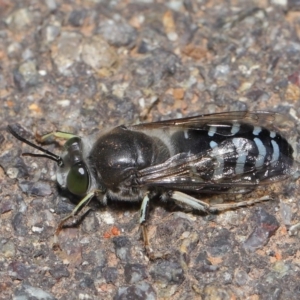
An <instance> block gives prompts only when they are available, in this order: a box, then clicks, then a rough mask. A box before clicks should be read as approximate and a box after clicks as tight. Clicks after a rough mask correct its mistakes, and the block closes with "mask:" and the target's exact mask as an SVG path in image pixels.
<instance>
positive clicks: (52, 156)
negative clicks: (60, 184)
mask: <svg viewBox="0 0 300 300" xmlns="http://www.w3.org/2000/svg"><path fill="white" fill-rule="evenodd" d="M7 131H8V132H9V133H10V134H12V135H13V136H14V137H15V138H16V139H18V140H19V141H21V142H23V143H25V144H27V145H29V146H31V147H33V148H35V149H37V150H40V151H41V152H44V153H46V154H34V153H24V154H23V155H24V156H34V157H46V158H49V159H51V160H54V161H55V162H56V163H57V164H58V165H59V166H62V165H63V160H62V158H61V157H60V156H58V155H56V154H54V153H52V152H50V151H49V150H47V149H44V148H43V147H41V146H38V145H36V144H34V143H32V142H30V141H28V140H27V139H25V138H24V137H22V136H21V135H20V134H18V133H17V131H16V130H15V129H14V128H13V126H11V125H8V126H7Z"/></svg>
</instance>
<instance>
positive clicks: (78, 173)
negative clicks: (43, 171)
mask: <svg viewBox="0 0 300 300" xmlns="http://www.w3.org/2000/svg"><path fill="white" fill-rule="evenodd" d="M89 183H90V176H89V173H88V171H87V168H86V166H85V164H83V163H81V162H79V163H77V164H75V165H73V166H72V167H71V168H70V171H69V173H68V176H67V188H68V190H69V191H70V192H71V193H72V194H74V195H77V196H82V195H84V194H86V192H87V190H88V188H89Z"/></svg>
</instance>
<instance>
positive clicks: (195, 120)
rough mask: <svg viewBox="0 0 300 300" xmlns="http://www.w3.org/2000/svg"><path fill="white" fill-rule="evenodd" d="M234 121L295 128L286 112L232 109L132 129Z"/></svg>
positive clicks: (197, 126) (198, 126) (279, 128)
mask: <svg viewBox="0 0 300 300" xmlns="http://www.w3.org/2000/svg"><path fill="white" fill-rule="evenodd" d="M233 123H247V124H252V125H253V126H262V127H265V128H268V129H270V130H272V129H273V128H274V129H275V130H279V131H290V129H292V128H295V126H294V125H295V122H294V121H293V120H292V119H291V118H289V117H288V116H287V115H286V114H285V115H283V114H279V113H275V112H267V111H254V112H249V111H230V112H222V113H213V114H203V115H198V116H193V117H187V118H181V119H172V120H165V121H158V122H152V123H144V124H138V125H133V126H131V127H130V129H133V130H147V129H155V128H169V127H174V126H175V127H177V128H178V127H182V128H185V129H197V128H203V126H216V127H224V126H228V125H229V124H233Z"/></svg>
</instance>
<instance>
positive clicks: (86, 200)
mask: <svg viewBox="0 0 300 300" xmlns="http://www.w3.org/2000/svg"><path fill="white" fill-rule="evenodd" d="M95 193H96V192H95V191H93V192H91V193H89V194H87V195H86V196H85V197H84V198H83V199H82V200H81V201H80V202H79V203H78V204H77V205H76V207H75V208H74V209H73V210H72V212H71V213H70V214H69V215H67V216H66V217H65V218H63V219H62V220H61V221H60V223H59V224H58V226H57V228H56V231H55V234H54V246H55V247H56V246H57V240H58V238H57V237H58V235H59V233H60V231H61V230H62V228H63V226H64V224H65V223H66V221H67V220H69V219H71V218H74V217H75V216H76V215H77V213H78V212H79V211H80V210H81V209H82V208H83V207H85V206H86V205H88V204H89V202H90V201H91V199H92V198H93V197H94V196H95Z"/></svg>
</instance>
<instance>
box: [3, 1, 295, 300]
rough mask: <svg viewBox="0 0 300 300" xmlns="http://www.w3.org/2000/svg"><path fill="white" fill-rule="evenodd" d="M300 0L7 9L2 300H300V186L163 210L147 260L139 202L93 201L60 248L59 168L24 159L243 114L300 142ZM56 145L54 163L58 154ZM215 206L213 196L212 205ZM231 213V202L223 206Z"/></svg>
mask: <svg viewBox="0 0 300 300" xmlns="http://www.w3.org/2000/svg"><path fill="white" fill-rule="evenodd" d="M299 9H300V2H299V1H296V0H291V1H287V2H286V1H284V0H283V1H282V0H281V1H280V0H270V1H257V2H255V1H239V0H237V1H220V0H215V1H205V0H203V1H201V0H199V1H192V0H185V1H159V0H157V1H151V0H147V1H146V0H140V1H138V0H129V1H101V0H86V1H79V0H73V1H70V0H67V1H58V0H57V1H55V0H45V1H36V0H22V1H21V0H15V1H9V0H1V1H0V39H1V43H0V58H1V73H0V97H1V104H2V109H1V110H0V118H1V123H0V124H1V125H0V130H1V131H0V141H1V152H0V166H1V168H0V183H1V187H0V298H1V299H17V300H20V299H22V300H23V299H47V300H48V299H115V300H117V299H147V300H150V299H252V300H254V299H299V298H300V282H299V278H300V251H299V237H300V236H299V235H298V234H297V232H296V231H295V230H294V231H293V232H292V233H293V235H291V234H290V232H289V229H290V227H291V225H293V224H296V223H298V222H300V206H299V201H298V193H297V190H299V183H297V182H296V181H295V180H289V181H287V182H284V183H282V184H275V185H274V186H272V187H267V188H265V189H262V190H259V191H258V192H254V193H253V194H252V195H251V197H258V196H260V195H262V194H270V193H272V194H274V199H275V201H270V202H264V203H261V204H257V205H254V206H251V207H246V208H241V209H237V210H232V211H227V212H224V213H221V214H216V215H208V216H205V215H201V214H196V213H193V212H191V211H187V210H184V209H180V208H179V207H178V206H175V205H174V204H172V203H160V202H159V201H157V202H155V203H153V206H152V208H151V212H150V217H149V222H148V230H149V236H150V242H151V245H152V247H153V249H154V251H155V252H159V251H162V252H168V253H169V255H168V256H167V257H165V258H163V259H158V260H155V261H149V259H148V257H147V256H146V255H145V251H144V247H143V242H142V240H141V235H140V232H139V226H138V217H139V205H132V204H130V203H129V204H128V203H116V202H113V203H109V205H108V206H107V207H101V206H100V205H98V203H97V202H96V201H95V203H91V210H90V211H89V212H88V213H87V214H86V216H85V217H84V218H83V219H82V222H81V224H80V225H79V226H76V227H71V228H66V229H65V230H63V231H62V233H61V234H60V236H59V244H60V247H61V249H57V250H54V249H53V247H52V245H53V234H54V232H55V228H56V226H57V224H58V223H59V220H61V219H62V218H63V216H65V215H66V214H67V213H69V212H70V211H71V210H72V208H73V207H74V204H73V203H72V202H71V201H70V200H69V199H68V198H66V197H64V196H63V195H61V194H60V193H59V191H58V189H57V187H56V184H55V174H56V172H55V164H54V163H53V162H52V161H50V160H46V159H38V158H33V157H24V156H23V157H22V156H21V153H22V152H26V151H32V149H29V147H28V146H26V145H24V144H23V145H22V143H20V142H19V141H17V140H16V139H14V138H13V137H12V136H11V135H9V134H8V133H7V132H6V126H7V124H15V123H19V124H20V125H21V126H22V128H23V129H24V136H25V137H27V138H29V139H33V138H34V134H35V133H36V132H38V133H46V132H49V131H52V130H55V129H59V130H62V131H67V132H72V133H76V134H78V135H80V136H86V135H89V134H90V133H92V132H93V131H94V130H96V129H97V128H100V129H102V128H107V127H112V126H116V125H119V124H133V123H137V122H141V121H147V122H149V121H155V120H163V119H169V118H174V117H183V116H190V115H196V114H200V113H201V114H202V113H214V112H222V111H228V110H230V111H232V110H268V111H269V110H271V111H277V112H281V113H283V114H285V115H287V116H290V117H291V118H292V120H293V122H292V126H289V128H288V133H289V137H290V138H291V139H293V140H295V139H296V138H297V136H298V133H299V126H298V124H299V119H298V117H299V116H300V105H299V103H300V102H299V99H300V68H299V62H300V42H299V37H298V35H299V32H300V13H299V12H298V10H299ZM47 148H48V149H50V150H51V151H53V152H55V153H59V151H60V148H61V145H60V144H59V143H51V144H49V145H47ZM208 200H210V199H208ZM223 200H224V199H223Z"/></svg>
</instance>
